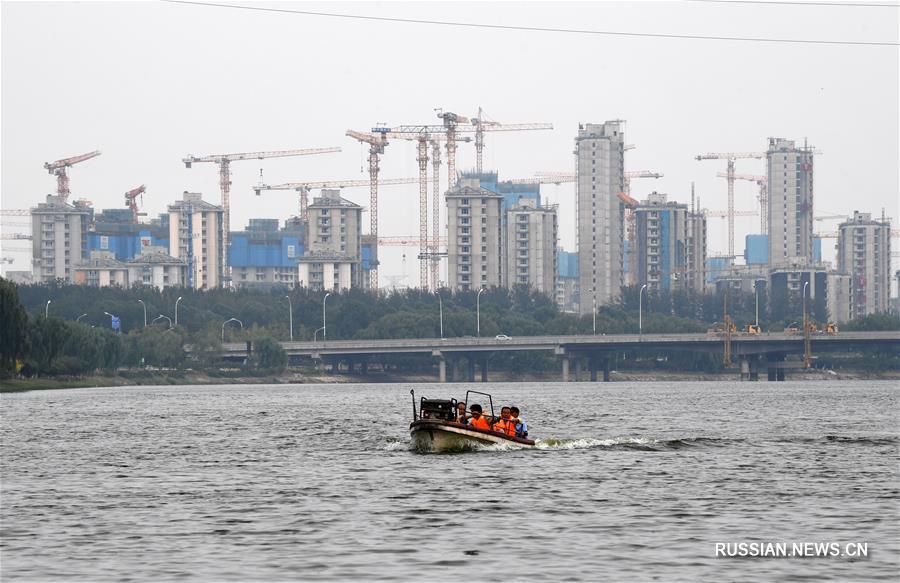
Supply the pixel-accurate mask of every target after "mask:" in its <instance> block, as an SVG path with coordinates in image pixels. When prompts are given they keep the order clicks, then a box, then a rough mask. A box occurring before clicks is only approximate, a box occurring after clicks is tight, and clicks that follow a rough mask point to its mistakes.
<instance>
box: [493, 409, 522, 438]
mask: <svg viewBox="0 0 900 583" xmlns="http://www.w3.org/2000/svg"><path fill="white" fill-rule="evenodd" d="M491 429H493V430H494V431H496V432H498V433H503V434H506V435H509V436H511V437H513V436H515V435H516V424H515V422H513V420H512V413H511V411H510V408H509V407H503V408H502V409H500V419H498V420H497V421H496V422H495V423H494V425H493V427H491Z"/></svg>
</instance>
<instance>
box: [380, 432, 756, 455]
mask: <svg viewBox="0 0 900 583" xmlns="http://www.w3.org/2000/svg"><path fill="white" fill-rule="evenodd" d="M743 441H744V440H743V439H737V438H717V437H685V438H677V439H653V438H649V437H632V436H622V437H607V438H593V437H584V438H578V439H556V438H547V439H538V440H536V441H535V445H534V449H537V450H542V451H554V450H575V449H594V448H605V449H630V450H638V451H671V450H676V449H683V448H690V447H704V446H705V447H724V446H727V445H729V444H733V443H740V442H743ZM381 449H383V450H384V451H409V450H412V451H415V449H414V448H413V447H412V446H411V445H410V443H409V442H407V441H400V440H396V439H391V440H390V441H389V442H388V443H387V444H385V445H384V446H383V447H382V448H381ZM522 449H523V448H522V447H520V446H518V445H516V444H514V443H493V444H469V445H467V446H466V447H464V448H460V449H459V450H448V453H460V452H502V451H521V450H522Z"/></svg>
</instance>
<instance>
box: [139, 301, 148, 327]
mask: <svg viewBox="0 0 900 583" xmlns="http://www.w3.org/2000/svg"><path fill="white" fill-rule="evenodd" d="M138 301H139V302H141V305H142V306H144V328H146V327H147V304H145V303H144V300H138Z"/></svg>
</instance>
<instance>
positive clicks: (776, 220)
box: [766, 138, 814, 267]
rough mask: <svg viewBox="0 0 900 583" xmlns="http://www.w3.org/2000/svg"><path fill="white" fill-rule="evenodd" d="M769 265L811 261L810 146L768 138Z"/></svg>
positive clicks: (811, 182)
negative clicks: (799, 145)
mask: <svg viewBox="0 0 900 583" xmlns="http://www.w3.org/2000/svg"><path fill="white" fill-rule="evenodd" d="M766 167H767V180H768V182H767V184H768V197H769V200H768V202H769V204H768V213H769V217H768V224H769V233H768V235H769V264H770V265H771V266H772V267H780V266H784V265H796V264H800V263H805V264H806V265H812V264H813V192H814V189H813V149H812V148H809V147H806V146H802V147H798V146H796V145H795V144H794V141H793V140H785V139H782V138H769V149H768V150H767V151H766Z"/></svg>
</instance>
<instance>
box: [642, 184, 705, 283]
mask: <svg viewBox="0 0 900 583" xmlns="http://www.w3.org/2000/svg"><path fill="white" fill-rule="evenodd" d="M634 221H635V249H634V250H633V251H632V253H634V261H633V265H634V268H635V274H634V277H635V280H634V281H635V283H636V284H638V285H645V284H646V285H647V287H648V288H649V289H651V290H673V291H674V290H694V291H697V292H702V291H703V287H704V284H703V276H704V273H703V272H704V266H705V263H706V217H705V216H703V215H702V214H698V213H692V212H690V211H689V210H688V207H687V205H686V204H680V203H677V202H671V201H669V200H668V197H667V196H666V195H665V194H659V193H657V192H653V193H651V194H650V195H648V197H647V199H646V200H645V201H643V202H641V203H639V204H638V205H636V206H635V207H634Z"/></svg>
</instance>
